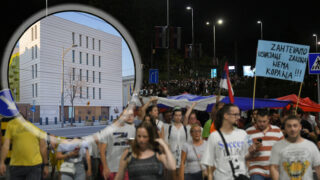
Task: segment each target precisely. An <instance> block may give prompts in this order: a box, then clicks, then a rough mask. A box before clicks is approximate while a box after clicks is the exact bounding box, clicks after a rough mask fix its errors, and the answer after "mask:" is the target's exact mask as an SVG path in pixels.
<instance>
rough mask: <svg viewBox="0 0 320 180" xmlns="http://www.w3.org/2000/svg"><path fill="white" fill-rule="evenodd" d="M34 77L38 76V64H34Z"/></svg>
mask: <svg viewBox="0 0 320 180" xmlns="http://www.w3.org/2000/svg"><path fill="white" fill-rule="evenodd" d="M34 66H35V77H36V78H37V77H38V64H35V65H34Z"/></svg>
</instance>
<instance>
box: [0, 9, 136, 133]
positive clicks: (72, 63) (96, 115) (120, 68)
mask: <svg viewBox="0 0 320 180" xmlns="http://www.w3.org/2000/svg"><path fill="white" fill-rule="evenodd" d="M48 12H49V13H48V15H46V14H45V13H44V11H41V12H39V13H37V14H35V15H34V16H33V17H31V18H30V19H28V20H26V21H25V23H24V24H23V25H21V26H20V27H19V29H18V30H17V31H16V33H15V34H14V36H13V37H12V38H11V40H10V42H9V44H8V47H7V50H6V54H5V56H4V59H3V61H2V66H1V69H2V82H1V83H2V87H4V89H3V90H2V92H6V95H5V96H1V98H3V99H5V100H4V101H2V102H4V105H7V106H8V107H9V106H10V103H11V109H10V108H8V110H9V112H8V113H7V114H4V113H2V112H1V115H2V116H4V117H10V116H13V115H14V116H20V115H21V116H22V117H23V118H20V119H25V120H26V121H29V122H31V123H32V124H33V125H35V126H36V127H38V128H40V129H41V130H42V131H45V132H47V133H50V134H53V135H55V136H61V137H84V136H89V135H91V134H93V133H96V132H99V131H101V130H103V129H104V128H105V127H106V126H107V125H110V124H112V123H113V121H114V120H115V119H119V117H120V114H121V113H122V112H123V110H124V108H125V107H126V106H128V104H129V102H130V101H131V100H132V96H133V95H134V94H137V93H136V92H139V89H140V79H141V72H140V69H139V67H140V64H141V63H140V55H139V53H138V49H137V47H136V45H135V43H134V40H133V39H132V37H131V36H130V34H129V32H128V31H127V30H126V29H125V28H124V27H123V26H122V25H121V23H120V22H118V21H117V20H116V19H114V18H113V17H112V16H110V15H108V14H107V13H105V12H103V11H100V10H98V9H95V8H92V7H88V6H83V5H77V4H72V5H71V4H70V5H60V6H55V7H52V8H49V9H48ZM9 90H10V91H11V93H10V91H9ZM8 92H9V93H8ZM13 101H14V102H15V105H14V104H13V105H12V103H13ZM2 111H3V110H2ZM17 112H19V113H17ZM18 114H19V115H18Z"/></svg>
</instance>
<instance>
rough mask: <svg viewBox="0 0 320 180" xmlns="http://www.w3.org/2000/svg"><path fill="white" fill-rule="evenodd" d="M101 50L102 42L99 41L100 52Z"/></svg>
mask: <svg viewBox="0 0 320 180" xmlns="http://www.w3.org/2000/svg"><path fill="white" fill-rule="evenodd" d="M100 50H101V40H99V51H100Z"/></svg>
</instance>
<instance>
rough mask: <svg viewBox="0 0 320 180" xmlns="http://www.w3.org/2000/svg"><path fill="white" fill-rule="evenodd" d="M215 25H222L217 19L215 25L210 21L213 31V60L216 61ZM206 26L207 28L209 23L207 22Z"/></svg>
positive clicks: (220, 20) (221, 21)
mask: <svg viewBox="0 0 320 180" xmlns="http://www.w3.org/2000/svg"><path fill="white" fill-rule="evenodd" d="M216 24H218V25H221V24H223V20H222V19H219V20H218V21H217V22H216V23H214V21H212V29H213V60H214V61H215V60H216ZM206 25H207V26H209V25H210V22H209V21H207V22H206Z"/></svg>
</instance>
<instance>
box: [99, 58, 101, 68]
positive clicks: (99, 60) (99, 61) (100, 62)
mask: <svg viewBox="0 0 320 180" xmlns="http://www.w3.org/2000/svg"><path fill="white" fill-rule="evenodd" d="M99 67H101V56H99Z"/></svg>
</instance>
